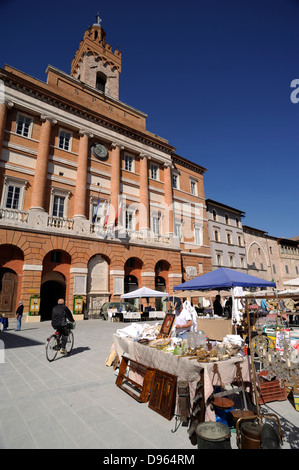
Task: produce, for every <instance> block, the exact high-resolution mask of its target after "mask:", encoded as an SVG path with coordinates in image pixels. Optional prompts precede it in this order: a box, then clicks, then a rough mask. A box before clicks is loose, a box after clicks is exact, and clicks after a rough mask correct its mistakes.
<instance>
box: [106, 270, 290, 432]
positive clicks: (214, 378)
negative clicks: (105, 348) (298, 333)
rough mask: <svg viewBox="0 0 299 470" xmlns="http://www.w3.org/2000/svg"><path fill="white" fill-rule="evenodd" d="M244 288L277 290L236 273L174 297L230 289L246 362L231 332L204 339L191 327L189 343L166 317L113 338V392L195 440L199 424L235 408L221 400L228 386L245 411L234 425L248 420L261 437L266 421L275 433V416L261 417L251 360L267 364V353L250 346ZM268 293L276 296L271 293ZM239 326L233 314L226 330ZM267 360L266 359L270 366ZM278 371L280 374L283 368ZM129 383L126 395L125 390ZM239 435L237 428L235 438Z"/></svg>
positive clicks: (190, 285) (214, 276)
mask: <svg viewBox="0 0 299 470" xmlns="http://www.w3.org/2000/svg"><path fill="white" fill-rule="evenodd" d="M243 287H247V288H248V287H263V288H265V287H269V288H273V287H275V284H274V283H271V282H268V281H265V280H264V279H260V278H256V277H254V276H249V275H246V274H243V273H238V272H237V271H232V270H226V269H219V270H216V271H213V272H212V273H208V274H206V275H203V276H200V277H199V278H196V279H193V280H192V281H188V282H187V283H183V284H181V285H180V286H176V287H175V288H174V294H177V293H178V292H179V291H184V292H186V291H188V290H189V291H190V292H192V290H193V291H195V290H196V291H200V290H203V291H207V290H209V289H210V290H222V289H231V290H232V293H233V303H234V304H235V305H236V306H237V308H238V310H239V313H241V309H242V315H243V317H244V316H245V318H246V319H247V327H248V328H247V332H246V333H247V335H248V337H249V346H252V348H251V347H250V355H249V356H247V353H246V345H245V336H244V337H243V336H240V335H238V334H234V333H235V332H234V331H233V332H232V333H233V334H230V330H229V332H227V331H223V336H222V331H221V330H220V331H218V332H217V334H215V333H214V334H213V332H211V333H209V335H207V334H206V331H205V329H204V328H202V324H199V325H197V326H199V328H197V330H198V329H199V330H203V331H197V332H196V329H194V327H192V329H191V331H190V332H189V335H188V338H187V339H181V338H179V337H177V335H176V328H175V325H174V323H175V318H176V317H175V315H174V314H171V313H166V314H165V319H164V321H163V324H162V325H159V324H156V325H147V324H145V325H144V324H143V325H141V324H139V325H133V324H132V325H131V326H130V327H127V328H126V329H121V330H117V333H116V334H115V335H114V337H113V348H114V350H115V355H116V356H117V357H118V358H119V363H120V367H119V373H118V377H117V380H116V384H117V386H119V387H120V388H122V389H123V390H124V391H126V392H127V393H129V394H130V395H131V396H132V397H133V398H135V399H137V400H138V401H141V402H147V401H148V402H149V407H150V408H151V409H153V410H155V411H157V412H158V413H160V414H161V415H162V416H164V417H166V418H167V419H171V417H172V416H173V415H174V414H175V415H176V419H177V418H178V417H179V419H180V420H181V422H188V425H189V429H188V433H189V436H190V438H191V436H194V434H195V430H196V426H198V424H199V423H202V422H203V421H206V422H208V421H209V422H213V421H215V420H216V421H218V415H217V407H218V408H220V409H221V407H222V408H223V409H224V408H225V409H228V405H227V403H229V406H234V401H232V400H229V399H227V398H225V397H227V396H229V395H230V392H232V390H233V389H232V386H233V387H235V386H236V385H237V389H236V390H234V391H233V393H235V391H237V392H238V393H239V398H240V397H241V396H242V398H243V400H241V402H242V405H243V407H242V408H241V409H237V410H235V411H236V412H237V414H236V415H238V412H239V413H240V415H241V418H239V419H238V420H237V425H238V426H239V424H240V423H239V421H240V422H241V421H242V420H246V419H250V420H251V422H253V425H254V426H255V425H256V426H258V429H257V433H259V429H260V428H261V420H262V418H268V419H270V420H271V419H274V420H276V421H277V425H278V427H279V426H280V424H279V420H278V418H277V417H276V416H274V418H273V415H272V416H270V415H263V416H262V415H261V414H260V410H259V395H258V390H257V387H258V381H259V379H258V377H257V374H256V371H255V366H254V357H253V354H254V353H256V354H259V355H260V356H261V358H262V359H263V360H264V362H265V361H266V360H265V357H263V356H262V353H263V354H264V351H265V347H264V346H263V348H262V353H261V351H260V349H259V342H255V343H254V342H252V335H251V326H250V315H249V302H250V298H249V297H246V296H245V295H242V294H243V290H242V289H243ZM271 292H273V296H274V295H275V292H274V290H273V291H271ZM132 294H133V295H134V293H132ZM132 294H131V295H132ZM135 294H136V293H135ZM240 294H241V295H240ZM163 295H167V294H163ZM187 303H188V302H187ZM244 313H245V315H244ZM220 320H221V319H220ZM238 320H239V318H238V316H237V315H236V314H233V318H232V320H231V323H230V324H231V325H235V324H236V323H237V322H238ZM208 321H211V325H212V322H213V320H208ZM214 325H215V324H214ZM207 328H208V325H207V326H206V329H207ZM178 331H179V330H178ZM260 335H261V332H259V333H258V338H260ZM213 336H217V338H219V339H217V341H210V338H212V339H214V338H213ZM207 337H208V338H207ZM286 350H287V348H285V351H286ZM253 351H254V352H253ZM279 354H280V353H277V352H276V351H275V352H274V353H273V354H272V353H271V358H273V359H271V360H274V359H275V361H276V362H275V363H276V364H278V363H279V360H280V359H279V357H280V356H279ZM283 354H284V353H283ZM285 357H286V358H287V360H286V361H285V362H286V364H288V362H289V356H288V355H286V356H285ZM267 358H268V351H267ZM267 360H268V359H267ZM271 360H270V356H269V362H271ZM265 364H266V362H265ZM279 367H280V369H282V366H281V365H280V366H279ZM283 367H285V366H283ZM283 370H285V369H283ZM128 383H129V386H130V387H131V390H130V391H128V389H126V386H127V385H128ZM245 390H251V391H253V396H252V398H253V402H254V403H255V410H254V412H253V411H252V410H248V407H247V402H246V395H245ZM219 403H220V404H219ZM225 403H226V405H225ZM173 404H174V406H173ZM231 410H234V408H233V407H232V408H231ZM232 413H234V411H232ZM246 413H249V414H248V415H246ZM240 415H239V416H240ZM256 421H258V423H256ZM238 423H239V424H238ZM239 429H240V427H238V432H239ZM242 429H243V428H242ZM244 429H245V426H244ZM279 433H280V431H279Z"/></svg>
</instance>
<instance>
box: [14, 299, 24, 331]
mask: <svg viewBox="0 0 299 470" xmlns="http://www.w3.org/2000/svg"><path fill="white" fill-rule="evenodd" d="M23 310H24V305H23V302H22V300H20V302H19V306H18V308H17V311H16V319H17V329H16V331H20V330H21V323H22V316H23Z"/></svg>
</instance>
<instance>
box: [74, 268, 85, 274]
mask: <svg viewBox="0 0 299 470" xmlns="http://www.w3.org/2000/svg"><path fill="white" fill-rule="evenodd" d="M70 273H74V274H88V268H71V269H70Z"/></svg>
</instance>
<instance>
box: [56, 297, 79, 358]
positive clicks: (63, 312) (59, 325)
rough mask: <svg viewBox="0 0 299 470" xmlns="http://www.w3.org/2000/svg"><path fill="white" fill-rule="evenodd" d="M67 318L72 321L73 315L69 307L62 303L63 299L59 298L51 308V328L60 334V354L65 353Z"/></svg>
mask: <svg viewBox="0 0 299 470" xmlns="http://www.w3.org/2000/svg"><path fill="white" fill-rule="evenodd" d="M67 320H69V321H70V322H72V323H74V322H75V320H74V317H73V315H72V313H71V311H70V309H69V308H68V307H67V306H66V305H64V299H59V300H58V304H57V305H55V307H53V310H52V326H53V328H54V329H55V330H56V331H58V333H60V334H61V349H60V352H61V353H62V354H66V352H67V351H66V349H65V346H66V342H67V337H68V331H69V330H68V328H67V326H66V325H67Z"/></svg>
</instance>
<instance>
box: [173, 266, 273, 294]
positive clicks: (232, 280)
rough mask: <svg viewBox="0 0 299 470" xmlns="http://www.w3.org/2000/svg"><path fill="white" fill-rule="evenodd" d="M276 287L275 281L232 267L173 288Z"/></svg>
mask: <svg viewBox="0 0 299 470" xmlns="http://www.w3.org/2000/svg"><path fill="white" fill-rule="evenodd" d="M237 286H239V287H276V284H275V282H270V281H265V279H261V278H259V277H255V276H251V275H249V274H245V273H241V272H239V271H235V270H234V269H228V268H219V269H215V271H211V272H210V273H207V274H203V275H202V276H199V277H196V278H195V279H191V280H190V281H187V282H184V283H183V284H180V285H179V286H175V287H174V288H173V290H174V291H176V290H197V289H198V290H212V289H225V288H232V287H237Z"/></svg>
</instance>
